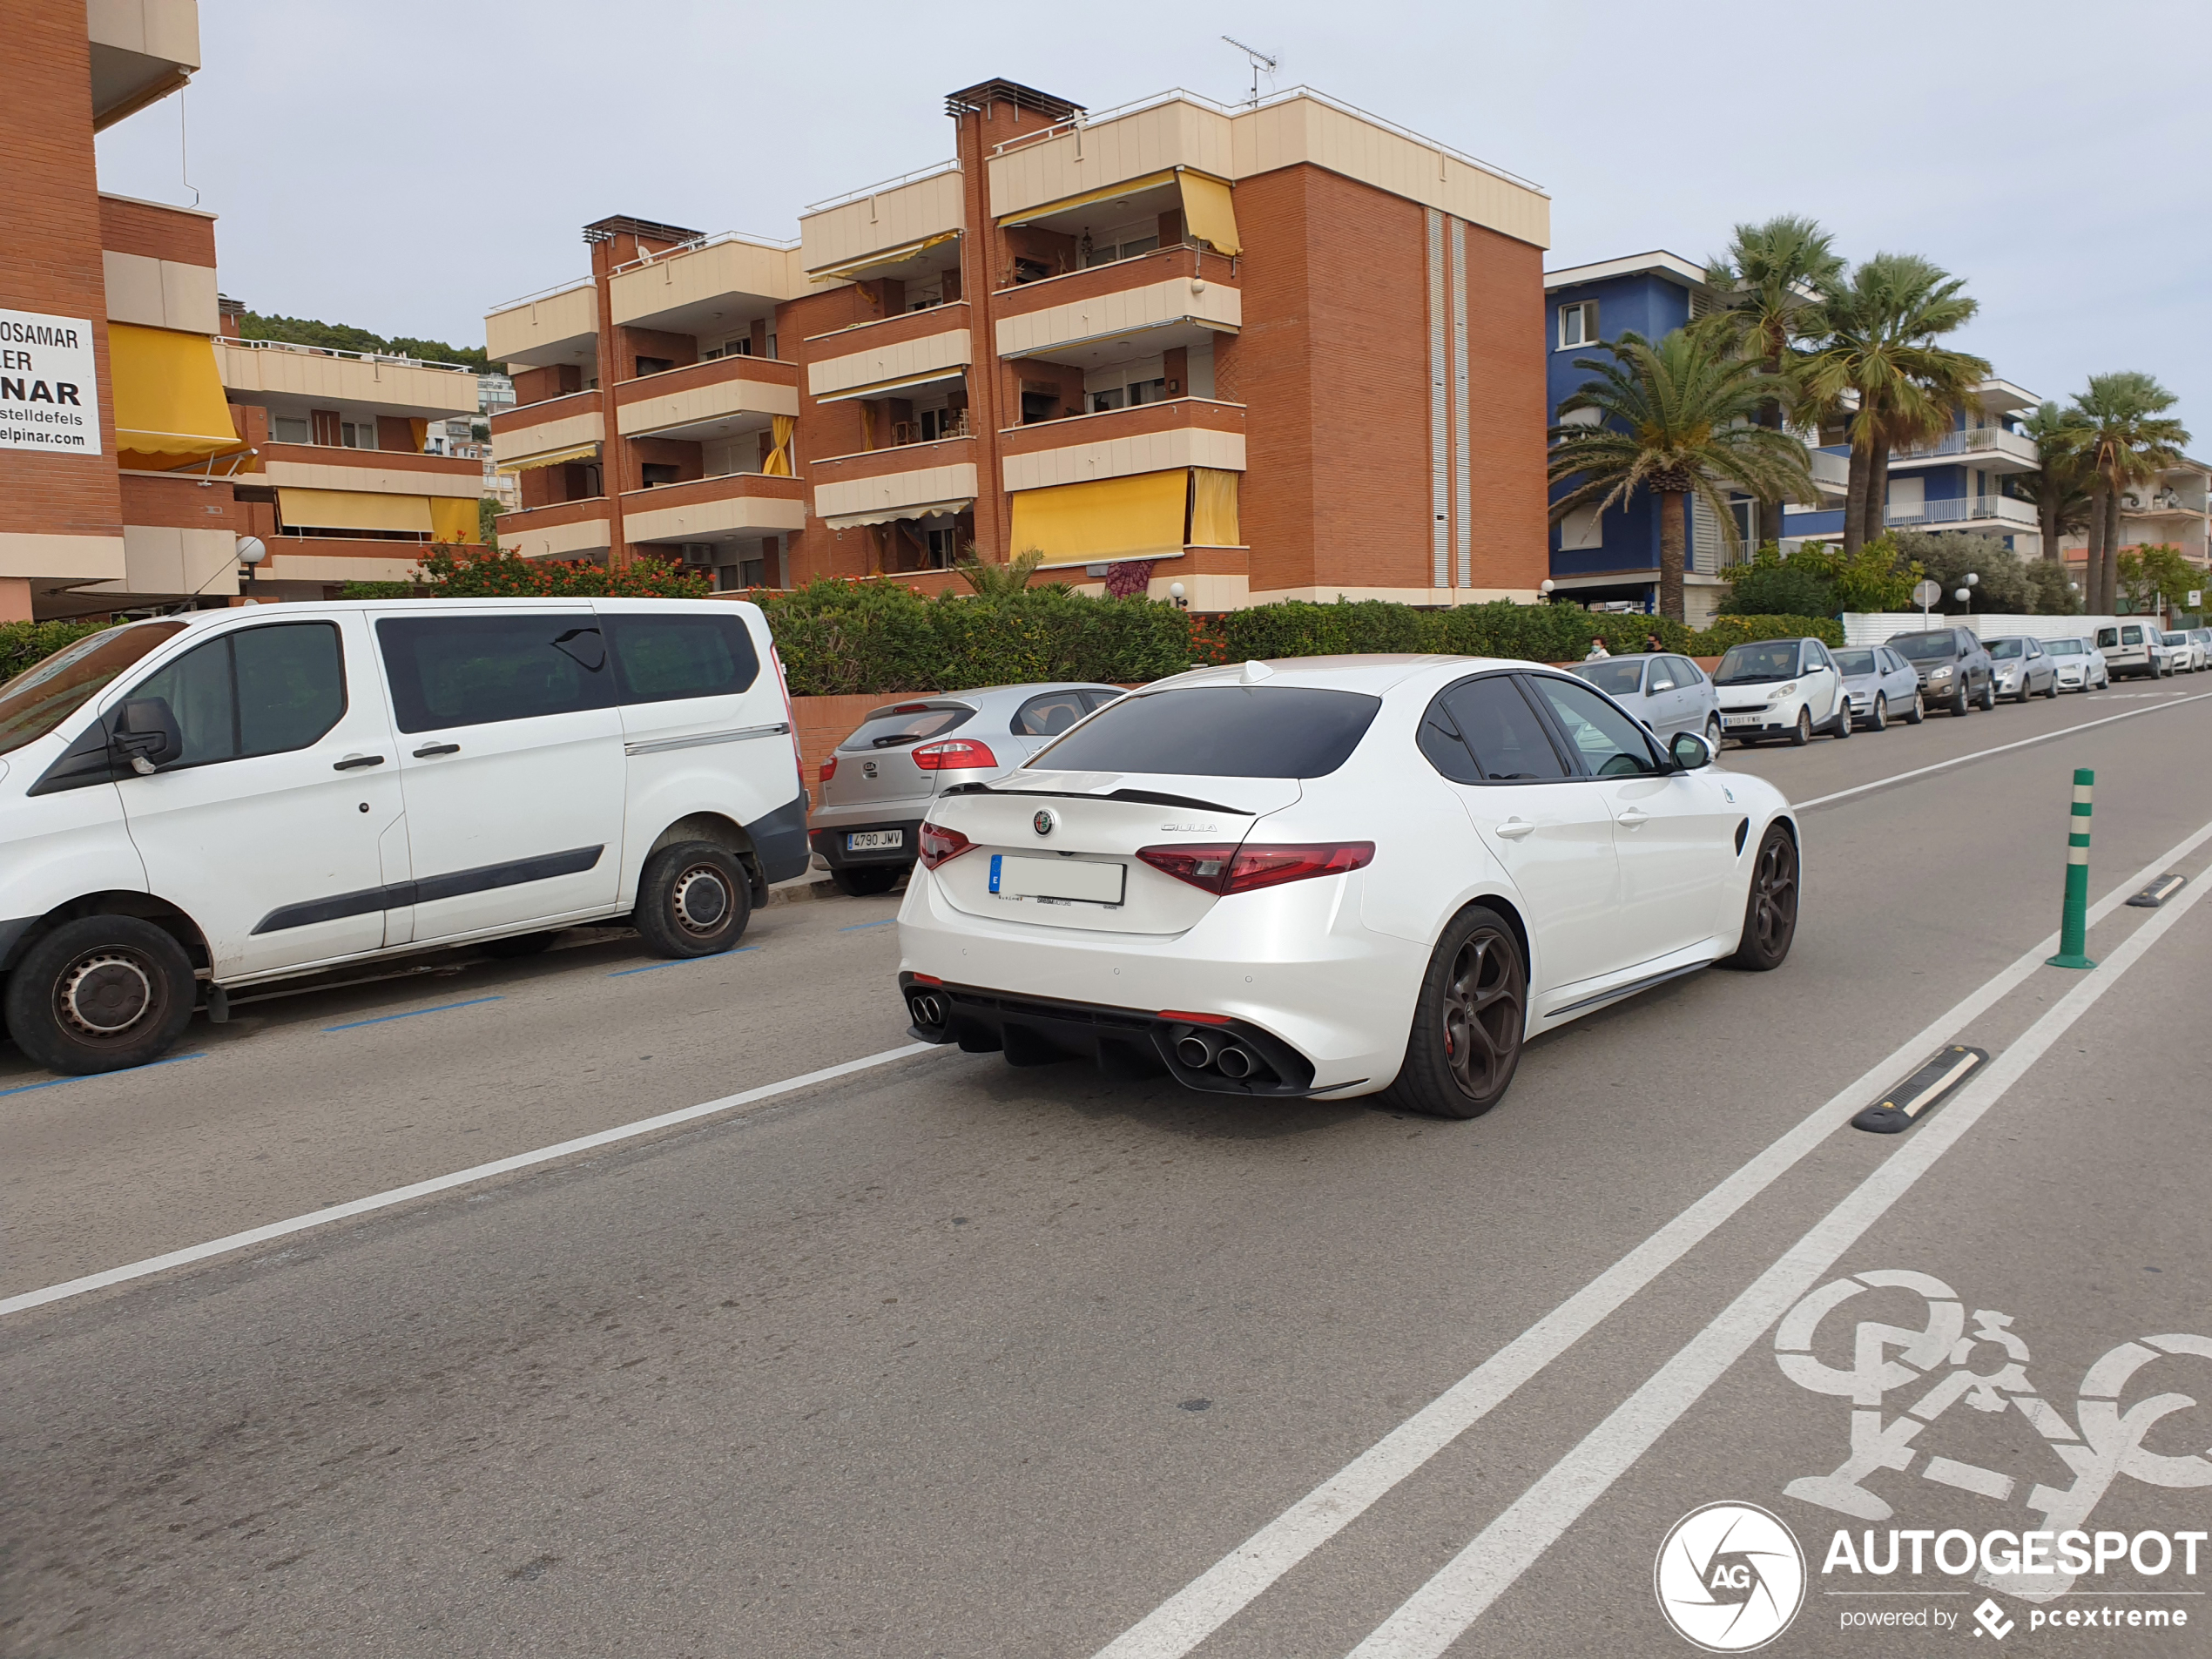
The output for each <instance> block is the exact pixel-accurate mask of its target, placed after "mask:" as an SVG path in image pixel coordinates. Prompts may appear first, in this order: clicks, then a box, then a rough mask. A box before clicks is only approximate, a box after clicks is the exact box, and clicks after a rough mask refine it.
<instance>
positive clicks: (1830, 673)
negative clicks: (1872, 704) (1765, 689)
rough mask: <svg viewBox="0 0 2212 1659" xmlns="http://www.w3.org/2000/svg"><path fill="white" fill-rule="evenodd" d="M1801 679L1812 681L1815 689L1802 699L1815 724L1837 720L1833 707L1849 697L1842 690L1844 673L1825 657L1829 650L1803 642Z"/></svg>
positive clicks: (1822, 645)
mask: <svg viewBox="0 0 2212 1659" xmlns="http://www.w3.org/2000/svg"><path fill="white" fill-rule="evenodd" d="M1798 678H1800V679H1805V680H1811V682H1812V683H1813V686H1814V688H1815V689H1814V690H1813V691H1812V692H1811V694H1810V695H1808V696H1807V697H1806V698H1805V706H1806V707H1808V708H1810V709H1811V711H1812V718H1813V721H1814V723H1815V724H1816V725H1817V724H1819V723H1821V722H1824V721H1828V720H1832V719H1834V718H1836V705H1838V704H1839V703H1841V702H1843V701H1844V698H1847V697H1849V696H1850V695H1851V694H1850V693H1849V692H1848V691H1844V676H1843V671H1842V670H1841V669H1839V668H1838V667H1837V666H1836V659H1835V658H1832V657H1831V656H1830V655H1829V654H1828V647H1827V646H1825V645H1824V644H1821V643H1820V642H1819V641H1818V640H1817V639H1808V640H1806V641H1805V642H1804V663H1803V670H1802V672H1800V674H1799V675H1798Z"/></svg>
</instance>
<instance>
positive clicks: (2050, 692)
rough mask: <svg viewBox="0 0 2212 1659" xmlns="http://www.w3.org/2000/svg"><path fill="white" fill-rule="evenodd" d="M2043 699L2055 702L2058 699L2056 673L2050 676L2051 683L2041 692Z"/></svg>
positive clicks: (2057, 678)
mask: <svg viewBox="0 0 2212 1659" xmlns="http://www.w3.org/2000/svg"><path fill="white" fill-rule="evenodd" d="M2043 700H2044V701H2045V702H2046V703H2055V702H2057V701H2058V700H2059V677H2058V676H2057V675H2056V674H2054V675H2052V676H2051V684H2050V685H2049V686H2048V687H2047V688H2046V689H2045V691H2044V692H2043Z"/></svg>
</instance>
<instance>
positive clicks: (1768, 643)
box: [1713, 639, 1797, 685]
mask: <svg viewBox="0 0 2212 1659" xmlns="http://www.w3.org/2000/svg"><path fill="white" fill-rule="evenodd" d="M1796 672H1797V641H1796V640H1794V639H1768V640H1763V641H1761V642H1760V643H1759V644H1756V645H1730V647H1729V648H1728V651H1727V652H1726V654H1725V655H1723V657H1722V658H1721V665H1720V666H1719V667H1718V668H1716V669H1715V670H1714V671H1713V684H1714V685H1744V684H1746V683H1747V682H1750V681H1754V680H1786V679H1788V678H1790V676H1791V675H1792V674H1794V673H1796Z"/></svg>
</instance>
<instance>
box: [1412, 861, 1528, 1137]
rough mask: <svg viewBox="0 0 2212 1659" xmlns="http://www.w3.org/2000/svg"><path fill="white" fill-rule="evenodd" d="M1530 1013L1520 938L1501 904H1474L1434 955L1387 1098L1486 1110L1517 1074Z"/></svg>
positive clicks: (1472, 1113)
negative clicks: (1500, 909)
mask: <svg viewBox="0 0 2212 1659" xmlns="http://www.w3.org/2000/svg"><path fill="white" fill-rule="evenodd" d="M1527 1021H1528V970H1527V967H1526V965H1525V964H1524V963H1523V961H1522V959H1521V941H1520V939H1519V938H1518V937H1517V936H1516V935H1515V934H1514V931H1513V929H1512V928H1511V927H1509V926H1508V925H1507V921H1506V920H1505V918H1504V917H1503V916H1501V915H1500V914H1498V913H1497V912H1496V911H1494V910H1492V909H1490V908H1489V907H1487V906H1485V905H1473V906H1470V907H1468V908H1467V909H1466V910H1464V911H1462V912H1460V914H1459V915H1457V916H1455V917H1454V918H1453V920H1452V922H1451V924H1450V925H1449V926H1448V927H1446V928H1445V930H1444V934H1443V937H1442V938H1440V939H1439V940H1438V941H1437V943H1436V950H1435V953H1434V954H1433V955H1432V956H1431V957H1430V958H1429V965H1428V972H1427V973H1426V974H1424V975H1423V976H1422V979H1421V988H1420V1001H1418V1002H1417V1003H1416V1005H1415V1007H1414V1009H1413V1029H1412V1031H1411V1032H1410V1033H1409V1035H1408V1036H1407V1039H1406V1058H1405V1060H1404V1062H1402V1063H1401V1064H1400V1065H1399V1070H1398V1076H1397V1078H1396V1079H1395V1080H1394V1081H1393V1082H1392V1083H1391V1085H1390V1088H1389V1089H1387V1090H1386V1091H1385V1094H1384V1096H1383V1099H1384V1101H1385V1103H1387V1104H1390V1105H1394V1106H1398V1107H1401V1108H1403V1109H1406V1110H1409V1111H1416V1112H1422V1113H1426V1115H1428V1116H1432V1117H1480V1116H1482V1114H1483V1113H1485V1112H1487V1111H1488V1110H1489V1109H1491V1108H1492V1107H1493V1106H1495V1105H1496V1104H1497V1103H1499V1101H1501V1100H1502V1099H1503V1098H1504V1097H1505V1093H1506V1089H1507V1087H1508V1086H1510V1085H1511V1083H1512V1082H1513V1074H1514V1069H1515V1068H1516V1067H1518V1066H1519V1065H1520V1063H1521V1040H1522V1038H1523V1036H1524V1035H1526V1033H1527Z"/></svg>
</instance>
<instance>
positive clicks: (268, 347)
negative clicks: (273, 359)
mask: <svg viewBox="0 0 2212 1659" xmlns="http://www.w3.org/2000/svg"><path fill="white" fill-rule="evenodd" d="M223 344H224V345H226V346H228V347H231V348H232V349H233V350H235V351H281V352H297V353H299V354H301V355H302V356H307V357H342V358H349V359H351V360H352V361H354V362H356V363H390V364H392V365H394V366H395V367H396V368H443V369H450V370H452V371H453V372H454V373H455V374H469V375H474V374H475V373H476V372H477V371H476V370H475V369H473V368H469V365H468V364H466V363H442V362H439V361H436V360H435V358H428V357H408V356H405V355H403V354H401V353H398V352H388V351H341V350H340V349H339V348H338V347H335V346H302V345H300V343H299V342H298V341H290V340H240V339H238V338H237V337H235V336H231V335H226V336H225V338H224V341H223Z"/></svg>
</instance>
